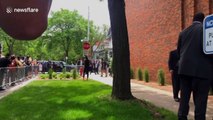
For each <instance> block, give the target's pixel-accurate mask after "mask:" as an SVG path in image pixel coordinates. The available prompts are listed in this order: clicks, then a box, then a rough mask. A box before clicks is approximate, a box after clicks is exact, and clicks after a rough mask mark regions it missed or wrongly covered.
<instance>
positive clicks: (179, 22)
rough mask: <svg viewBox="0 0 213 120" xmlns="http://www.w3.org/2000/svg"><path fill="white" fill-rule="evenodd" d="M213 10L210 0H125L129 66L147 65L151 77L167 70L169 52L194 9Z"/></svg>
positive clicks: (174, 46)
mask: <svg viewBox="0 0 213 120" xmlns="http://www.w3.org/2000/svg"><path fill="white" fill-rule="evenodd" d="M200 11H202V12H204V13H205V14H206V15H208V14H210V13H212V12H213V0H126V17H127V23H128V32H129V41H130V54H131V56H130V57H131V67H133V68H134V69H135V70H137V68H139V67H140V68H142V69H144V68H147V69H148V70H149V72H150V80H151V81H156V80H157V71H158V69H160V68H162V69H164V71H165V72H166V79H167V82H171V79H170V74H169V71H168V65H167V64H168V57H169V52H170V51H171V50H173V49H175V48H176V43H177V39H178V35H179V32H180V31H181V30H182V29H184V28H186V27H188V26H189V25H191V23H192V18H193V15H194V14H195V13H197V12H200Z"/></svg>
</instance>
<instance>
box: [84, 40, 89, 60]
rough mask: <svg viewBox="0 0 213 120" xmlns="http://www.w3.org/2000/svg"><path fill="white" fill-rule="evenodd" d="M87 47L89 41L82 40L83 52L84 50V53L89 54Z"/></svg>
mask: <svg viewBox="0 0 213 120" xmlns="http://www.w3.org/2000/svg"><path fill="white" fill-rule="evenodd" d="M89 49H90V43H89V42H87V41H84V42H83V52H84V55H87V56H88V55H89Z"/></svg>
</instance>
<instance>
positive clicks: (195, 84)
mask: <svg viewBox="0 0 213 120" xmlns="http://www.w3.org/2000/svg"><path fill="white" fill-rule="evenodd" d="M203 19H204V14H203V13H197V14H195V16H194V18H193V24H192V25H191V26H189V27H188V28H186V29H185V30H183V31H182V32H181V33H180V35H179V40H178V49H177V51H178V56H179V65H178V67H179V68H178V74H179V75H180V82H181V100H180V106H179V110H178V118H179V120H187V115H188V112H189V100H190V96H191V92H192V93H193V100H194V105H195V116H194V117H195V120H205V119H206V118H205V115H206V106H207V99H208V92H209V88H210V82H211V79H212V78H213V74H212V73H213V64H212V59H210V58H209V57H208V56H206V55H205V54H204V53H203V49H202V42H203V24H202V23H203Z"/></svg>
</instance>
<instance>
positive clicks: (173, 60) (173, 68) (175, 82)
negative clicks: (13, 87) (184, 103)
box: [168, 50, 180, 102]
mask: <svg viewBox="0 0 213 120" xmlns="http://www.w3.org/2000/svg"><path fill="white" fill-rule="evenodd" d="M168 65H169V71H170V73H171V76H172V88H173V98H174V100H175V101H176V102H179V101H180V98H179V97H178V95H179V91H180V80H179V77H178V55H177V50H173V51H171V52H170V54H169V61H168Z"/></svg>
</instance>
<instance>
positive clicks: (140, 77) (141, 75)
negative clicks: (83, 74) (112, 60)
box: [138, 68, 143, 80]
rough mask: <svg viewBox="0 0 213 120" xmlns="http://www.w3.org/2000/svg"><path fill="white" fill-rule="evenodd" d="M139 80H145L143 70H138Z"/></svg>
mask: <svg viewBox="0 0 213 120" xmlns="http://www.w3.org/2000/svg"><path fill="white" fill-rule="evenodd" d="M138 79H139V80H143V72H142V70H141V68H139V69H138Z"/></svg>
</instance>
